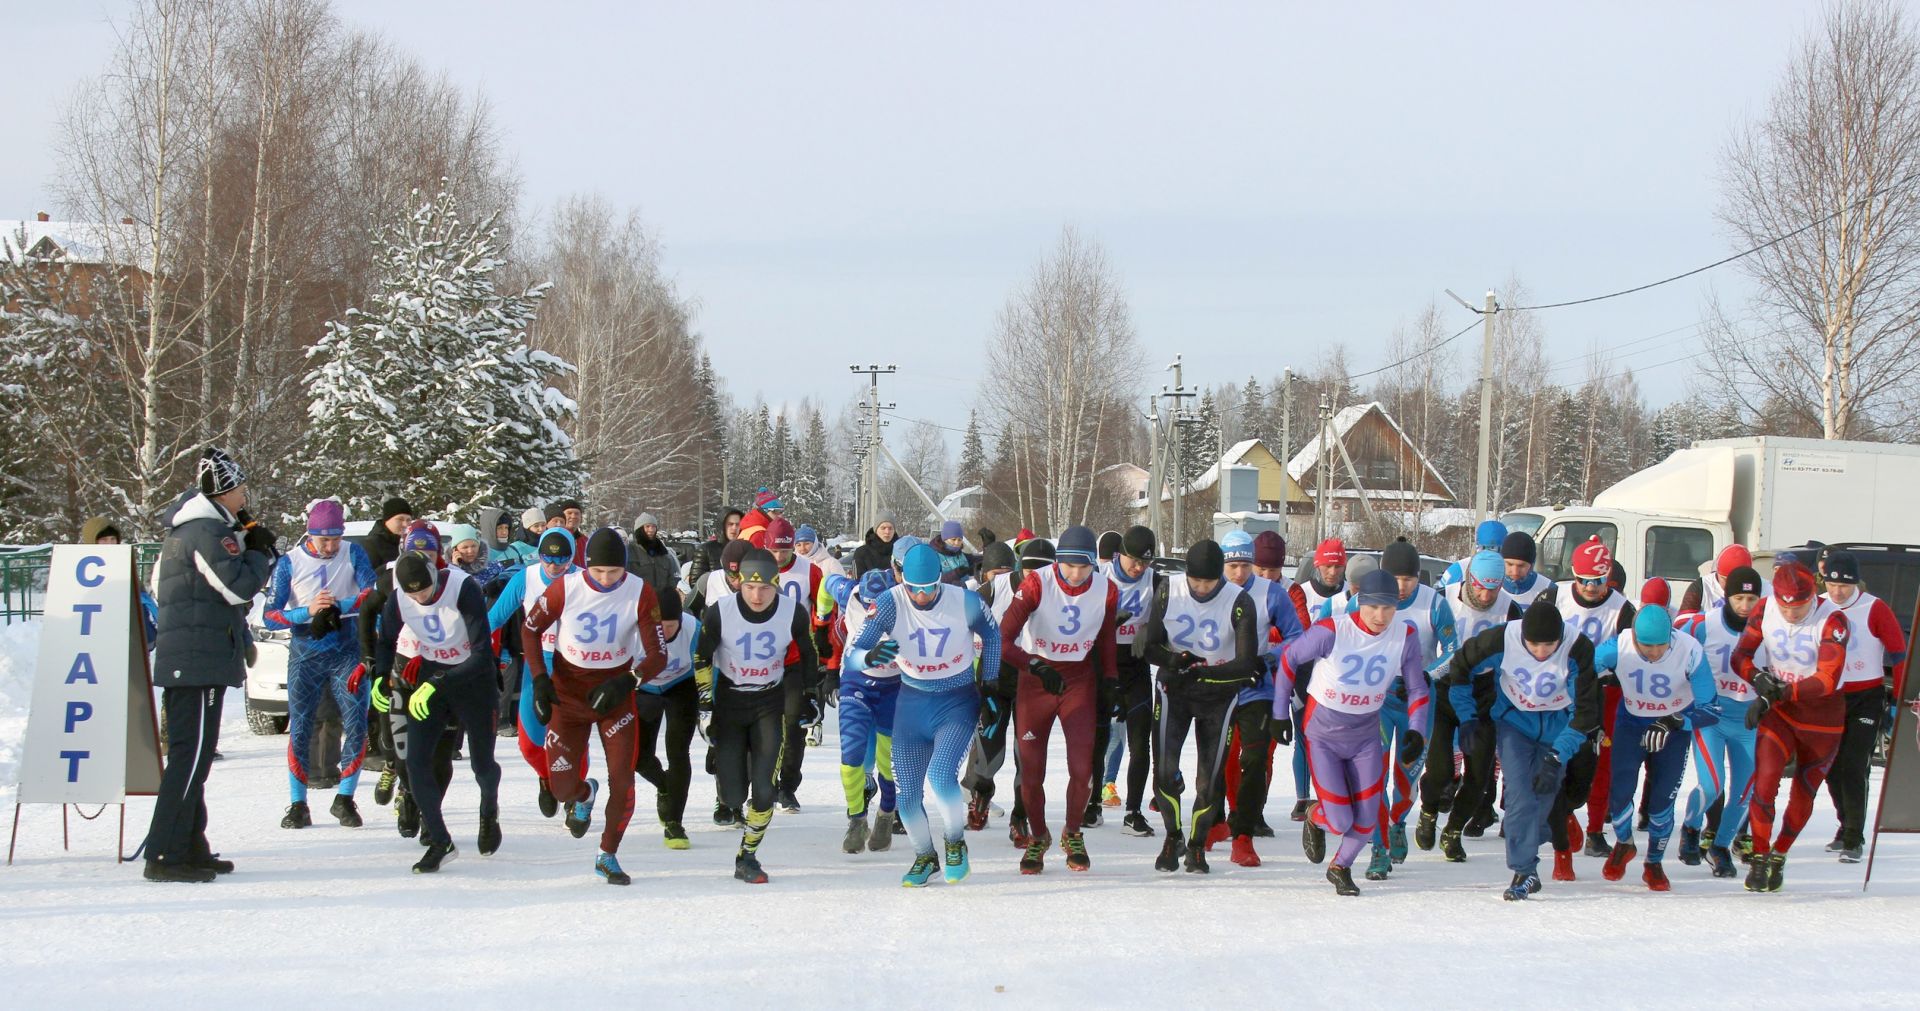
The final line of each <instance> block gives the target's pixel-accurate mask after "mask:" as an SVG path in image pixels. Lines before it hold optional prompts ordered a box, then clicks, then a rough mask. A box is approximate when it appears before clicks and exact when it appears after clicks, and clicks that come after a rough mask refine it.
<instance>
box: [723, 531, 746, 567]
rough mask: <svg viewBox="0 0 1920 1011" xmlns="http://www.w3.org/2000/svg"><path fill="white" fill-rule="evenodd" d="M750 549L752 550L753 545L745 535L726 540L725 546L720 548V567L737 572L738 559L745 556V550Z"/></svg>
mask: <svg viewBox="0 0 1920 1011" xmlns="http://www.w3.org/2000/svg"><path fill="white" fill-rule="evenodd" d="M751 550H753V545H752V544H751V543H749V542H748V541H747V539H746V538H745V537H735V538H734V539H733V540H730V541H728V542H727V546H726V547H724V548H721V549H720V567H721V568H722V569H725V570H726V571H728V572H731V573H735V574H738V573H739V571H740V559H742V558H745V557H747V552H749V551H751Z"/></svg>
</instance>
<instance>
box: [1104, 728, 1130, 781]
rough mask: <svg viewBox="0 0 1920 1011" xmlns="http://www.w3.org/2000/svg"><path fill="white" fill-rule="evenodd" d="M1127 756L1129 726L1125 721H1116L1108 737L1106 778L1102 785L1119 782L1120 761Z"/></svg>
mask: <svg viewBox="0 0 1920 1011" xmlns="http://www.w3.org/2000/svg"><path fill="white" fill-rule="evenodd" d="M1126 755H1127V724H1126V721H1125V720H1119V721H1116V722H1115V723H1114V724H1113V729H1111V730H1110V731H1109V732H1108V737H1107V768H1106V778H1105V779H1102V780H1101V781H1100V782H1102V783H1113V782H1118V781H1119V779H1120V760H1121V759H1123V758H1125V757H1126Z"/></svg>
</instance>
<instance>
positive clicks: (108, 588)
mask: <svg viewBox="0 0 1920 1011" xmlns="http://www.w3.org/2000/svg"><path fill="white" fill-rule="evenodd" d="M139 607H140V598H139V589H138V588H137V587H136V585H135V581H134V565H133V548H132V547H131V546H128V545H104V544H103V545H80V544H62V545H57V546H55V547H54V549H53V560H52V563H51V567H50V568H49V570H48V573H47V595H46V611H45V614H44V616H43V617H42V619H41V627H40V656H39V661H38V663H37V664H36V665H35V667H34V683H33V705H32V708H31V709H29V710H28V713H27V735H26V742H25V744H26V747H25V751H24V753H23V754H22V755H21V759H20V790H19V793H18V794H17V799H18V800H19V802H20V803H23V804H119V803H122V802H124V801H125V800H126V796H127V794H128V793H129V792H133V793H152V792H153V791H154V790H156V789H157V788H158V787H159V780H160V755H159V739H158V734H157V733H156V731H155V723H154V715H153V689H152V687H151V685H152V682H151V678H150V677H149V674H148V671H147V651H146V633H145V630H144V626H143V625H142V624H141V621H140V614H139V610H138V609H139Z"/></svg>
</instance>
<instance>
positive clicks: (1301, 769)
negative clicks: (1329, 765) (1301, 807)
mask: <svg viewBox="0 0 1920 1011" xmlns="http://www.w3.org/2000/svg"><path fill="white" fill-rule="evenodd" d="M1302 712H1303V711H1302V710H1301V708H1300V700H1298V699H1295V700H1294V703H1293V725H1294V726H1295V727H1299V726H1301V725H1302V720H1303V718H1304V717H1303V715H1302ZM1293 799H1294V800H1312V799H1313V773H1312V770H1310V769H1308V768H1307V749H1306V748H1304V747H1302V746H1301V743H1300V742H1299V741H1298V740H1296V741H1295V742H1294V745H1293Z"/></svg>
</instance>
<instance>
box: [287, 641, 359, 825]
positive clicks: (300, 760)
mask: <svg viewBox="0 0 1920 1011" xmlns="http://www.w3.org/2000/svg"><path fill="white" fill-rule="evenodd" d="M289 652H290V655H289V656H288V657H287V790H288V792H289V793H291V794H292V796H293V799H294V800H295V801H296V802H303V801H305V800H306V799H307V754H308V750H307V749H308V748H309V747H311V746H312V744H313V722H314V720H313V715H314V713H315V712H317V711H318V710H319V708H320V699H321V697H322V696H323V695H324V693H326V692H329V691H331V692H332V693H333V702H334V705H335V706H336V707H337V708H338V709H339V710H340V727H341V730H342V731H343V738H344V739H343V740H342V741H341V744H340V786H339V787H338V788H337V789H336V791H335V792H337V793H339V794H341V795H342V796H347V797H351V796H353V791H354V788H355V787H357V786H358V785H359V784H360V763H361V762H362V761H363V760H365V759H366V757H367V693H368V691H369V690H370V689H371V682H372V681H373V678H372V677H367V678H365V679H364V682H365V683H362V684H361V685H360V691H359V692H357V693H356V692H349V691H347V678H348V676H350V675H351V674H352V673H353V668H354V667H355V665H357V664H358V663H359V662H360V659H359V655H358V654H357V653H356V652H355V651H354V650H353V649H352V648H348V649H325V648H322V647H317V646H315V645H314V644H313V641H312V640H311V639H307V638H305V637H296V638H295V639H294V640H293V641H292V643H291V650H290V651H289Z"/></svg>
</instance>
